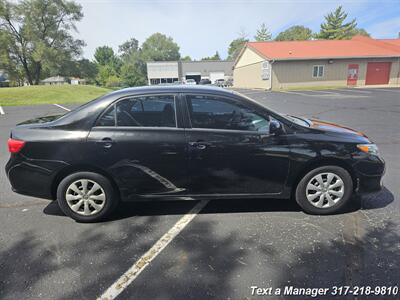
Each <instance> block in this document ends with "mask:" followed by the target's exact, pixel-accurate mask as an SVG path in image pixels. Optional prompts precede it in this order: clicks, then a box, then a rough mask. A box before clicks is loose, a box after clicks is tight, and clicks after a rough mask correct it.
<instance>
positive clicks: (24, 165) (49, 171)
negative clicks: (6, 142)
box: [5, 154, 66, 199]
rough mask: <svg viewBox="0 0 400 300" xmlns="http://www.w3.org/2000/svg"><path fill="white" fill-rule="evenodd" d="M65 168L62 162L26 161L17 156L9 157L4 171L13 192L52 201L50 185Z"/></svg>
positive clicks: (26, 159)
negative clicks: (58, 172) (59, 171)
mask: <svg viewBox="0 0 400 300" xmlns="http://www.w3.org/2000/svg"><path fill="white" fill-rule="evenodd" d="M65 166H66V164H65V163H64V162H60V161H46V160H36V159H28V158H26V157H24V156H22V155H20V154H17V155H12V156H11V158H10V160H9V161H8V163H7V165H6V167H5V171H6V174H7V177H8V180H9V181H10V184H11V187H12V190H13V191H14V192H16V193H19V194H23V195H27V196H33V197H38V198H45V199H53V198H54V197H53V193H52V183H53V180H54V178H55V174H56V173H57V171H58V170H60V169H61V168H63V167H65Z"/></svg>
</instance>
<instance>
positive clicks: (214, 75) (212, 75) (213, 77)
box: [210, 72, 225, 83]
mask: <svg viewBox="0 0 400 300" xmlns="http://www.w3.org/2000/svg"><path fill="white" fill-rule="evenodd" d="M224 77H225V73H224V72H210V80H211V83H214V82H215V80H217V79H224Z"/></svg>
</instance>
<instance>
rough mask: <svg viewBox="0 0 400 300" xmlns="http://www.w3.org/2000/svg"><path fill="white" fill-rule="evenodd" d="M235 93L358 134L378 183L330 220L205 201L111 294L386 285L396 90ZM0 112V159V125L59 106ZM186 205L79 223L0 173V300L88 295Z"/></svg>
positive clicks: (393, 201) (395, 174)
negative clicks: (382, 164)
mask: <svg viewBox="0 0 400 300" xmlns="http://www.w3.org/2000/svg"><path fill="white" fill-rule="evenodd" d="M240 92H242V93H244V94H246V95H248V96H250V97H252V98H254V99H256V100H258V101H260V102H262V103H265V104H267V105H268V106H269V107H271V108H272V109H274V110H276V111H279V112H282V113H288V114H296V115H301V116H307V117H313V118H319V119H322V120H329V121H332V122H337V123H341V124H344V125H347V126H350V127H353V128H356V129H359V130H362V131H364V132H365V133H366V134H367V135H368V136H369V137H370V138H371V139H372V140H373V141H374V142H375V143H376V144H377V145H378V147H379V148H380V150H381V153H382V156H383V157H384V159H385V160H386V163H387V171H386V175H385V178H384V185H385V188H384V189H383V190H382V191H381V192H379V193H374V194H371V195H368V196H363V197H361V198H360V199H358V198H357V197H356V198H355V199H354V200H355V201H354V202H355V204H354V206H353V207H351V208H349V210H348V211H347V212H346V213H343V214H340V215H332V216H311V215H307V214H305V213H303V212H302V211H300V209H299V207H298V206H297V205H296V204H295V203H293V202H292V201H283V200H262V199H258V200H253V201H249V200H229V201H228V200H226V201H225V200H223V201H210V202H209V203H208V204H207V205H206V206H205V208H204V209H202V210H201V211H200V212H199V213H198V214H197V215H196V216H195V217H194V218H193V220H192V221H191V222H190V223H189V224H188V225H187V226H186V227H185V228H184V229H183V230H182V231H181V232H180V233H179V234H178V235H177V236H176V237H175V238H174V239H173V240H172V241H171V242H170V243H169V244H168V245H167V246H166V247H165V248H164V249H163V250H162V251H161V252H160V253H159V254H158V256H156V257H155V258H154V260H153V261H151V262H150V264H149V265H148V266H147V268H145V269H144V270H143V271H142V272H141V273H140V274H139V275H138V276H137V277H136V278H135V280H133V281H132V282H131V283H130V284H129V285H127V287H126V288H125V289H124V290H123V291H122V292H121V294H120V295H119V298H118V299H206V298H212V299H263V298H265V299H284V298H285V297H284V296H266V295H263V296H258V297H257V296H256V295H252V294H251V291H252V288H251V287H252V286H258V287H262V288H269V287H272V288H279V287H285V286H294V287H306V288H308V287H309V288H315V287H324V288H331V287H333V286H371V287H372V288H374V287H376V286H387V287H389V286H395V285H397V286H398V285H399V283H400V282H399V281H400V185H399V182H400V159H399V157H398V155H399V153H400V130H399V125H400V89H389V88H385V89H351V90H346V89H343V90H326V91H288V92H265V91H257V90H241V91H240ZM66 107H67V108H71V107H69V106H66ZM3 109H4V112H5V114H4V115H0V128H1V131H0V139H1V140H2V141H3V142H2V145H3V146H2V147H1V148H0V165H1V166H4V165H5V163H6V162H7V160H8V152H7V149H6V140H7V138H8V135H9V130H10V128H11V127H12V126H14V125H15V124H16V123H18V122H20V121H23V120H26V119H30V118H34V117H37V116H43V115H51V114H58V113H63V111H64V110H63V108H61V107H57V106H55V105H40V106H30V107H22V106H21V107H3ZM197 203H198V202H191V201H187V202H162V203H160V202H151V203H133V204H126V205H124V206H123V207H121V208H120V209H119V210H118V212H117V213H116V214H115V215H114V216H113V218H112V219H111V220H109V221H108V222H103V223H98V224H79V223H76V222H74V221H73V220H72V219H70V218H68V217H65V216H63V214H62V213H61V211H60V209H59V208H58V205H57V204H56V203H52V202H49V201H46V200H40V199H35V198H28V197H24V196H21V195H17V194H14V193H13V192H12V191H11V189H10V187H9V183H8V181H7V179H6V176H5V174H4V171H3V173H2V175H1V176H0V220H1V227H0V246H1V247H0V299H28V298H29V299H31V298H32V299H37V298H40V299H95V298H97V297H100V296H102V295H103V293H104V292H105V291H106V290H107V289H108V288H109V287H110V286H112V285H113V284H114V283H115V282H116V280H117V279H118V278H120V276H121V275H122V274H124V273H125V272H126V271H127V270H128V269H129V268H130V267H131V266H132V265H133V264H134V263H135V262H136V261H138V259H140V258H141V257H142V256H143V254H144V253H146V251H148V250H149V249H150V248H151V247H152V246H153V245H154V244H155V243H156V242H157V241H158V240H159V239H160V238H161V237H162V236H163V235H164V234H165V233H166V232H168V230H170V228H171V227H173V226H174V224H175V223H176V222H177V221H178V220H180V219H181V217H182V216H184V215H185V214H187V213H188V212H189V211H190V210H191V209H192V208H193V207H194V206H195V205H196V204H197ZM330 298H333V299H337V298H338V297H334V296H327V297H324V298H323V299H330ZM354 298H355V296H353V295H349V296H347V299H354ZM375 298H378V297H375V296H372V295H370V296H359V297H357V299H375ZM290 299H305V297H304V296H300V297H290ZM310 299H311V298H310ZM316 299H319V297H317V298H316ZM381 299H398V296H397V297H388V296H385V297H382V298H381Z"/></svg>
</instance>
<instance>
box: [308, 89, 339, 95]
mask: <svg viewBox="0 0 400 300" xmlns="http://www.w3.org/2000/svg"><path fill="white" fill-rule="evenodd" d="M313 92H315V93H323V94H330V95H339V94H338V93H336V92H332V91H320V90H315V91H313Z"/></svg>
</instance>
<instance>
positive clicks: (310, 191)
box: [296, 166, 353, 215]
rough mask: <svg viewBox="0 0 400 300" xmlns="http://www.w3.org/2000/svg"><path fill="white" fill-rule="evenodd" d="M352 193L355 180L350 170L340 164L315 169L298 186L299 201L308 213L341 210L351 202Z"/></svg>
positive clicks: (297, 195)
mask: <svg viewBox="0 0 400 300" xmlns="http://www.w3.org/2000/svg"><path fill="white" fill-rule="evenodd" d="M320 176H321V177H320ZM321 180H322V183H323V184H322V185H321V184H320V182H321ZM328 181H330V183H328ZM352 194H353V180H352V178H351V176H350V174H349V172H347V171H346V170H345V169H343V168H341V167H338V166H323V167H319V168H316V169H313V170H311V171H310V172H308V173H307V174H306V175H304V177H303V178H302V179H301V180H300V182H299V183H298V185H297V187H296V201H297V203H298V204H299V205H300V206H301V208H302V209H303V210H304V211H305V212H306V213H309V214H314V215H327V214H333V213H337V212H339V211H341V210H342V209H343V208H344V207H345V206H346V205H347V204H348V203H349V202H350V200H351V196H352Z"/></svg>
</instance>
